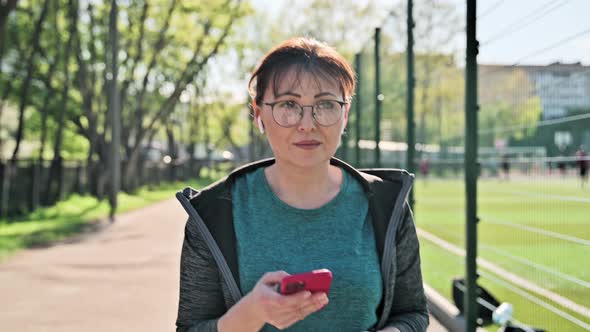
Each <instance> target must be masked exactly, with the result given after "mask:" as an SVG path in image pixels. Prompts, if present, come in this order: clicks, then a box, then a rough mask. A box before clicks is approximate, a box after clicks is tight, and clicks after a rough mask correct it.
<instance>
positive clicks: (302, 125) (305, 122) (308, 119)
mask: <svg viewBox="0 0 590 332" xmlns="http://www.w3.org/2000/svg"><path fill="white" fill-rule="evenodd" d="M301 109H302V110H303V117H302V118H301V121H299V125H298V127H297V129H299V130H300V131H310V130H314V129H316V124H315V121H314V119H313V106H302V107H301ZM306 109H309V112H307V111H306Z"/></svg>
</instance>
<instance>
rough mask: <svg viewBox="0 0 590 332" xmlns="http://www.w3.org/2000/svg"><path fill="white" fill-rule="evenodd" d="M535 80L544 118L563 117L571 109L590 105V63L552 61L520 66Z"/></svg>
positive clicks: (589, 107)
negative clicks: (589, 64)
mask: <svg viewBox="0 0 590 332" xmlns="http://www.w3.org/2000/svg"><path fill="white" fill-rule="evenodd" d="M520 68H522V69H524V70H525V71H526V72H527V73H528V74H529V77H530V78H531V80H532V81H533V82H534V83H535V91H536V94H537V95H538V96H539V97H540V98H541V105H542V107H543V119H553V118H560V117H564V116H567V115H568V110H571V109H590V66H584V65H582V64H581V63H579V62H578V63H572V64H566V63H559V62H556V63H552V64H550V65H547V66H520Z"/></svg>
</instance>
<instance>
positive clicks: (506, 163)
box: [501, 155, 510, 180]
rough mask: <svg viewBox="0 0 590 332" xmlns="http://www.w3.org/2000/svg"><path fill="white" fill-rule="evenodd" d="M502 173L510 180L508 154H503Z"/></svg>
mask: <svg viewBox="0 0 590 332" xmlns="http://www.w3.org/2000/svg"><path fill="white" fill-rule="evenodd" d="M501 166H502V174H503V176H504V179H506V180H508V178H509V177H510V161H509V160H508V156H507V155H503V156H502V165H501Z"/></svg>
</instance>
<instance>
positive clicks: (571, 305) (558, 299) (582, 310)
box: [417, 228, 590, 317]
mask: <svg viewBox="0 0 590 332" xmlns="http://www.w3.org/2000/svg"><path fill="white" fill-rule="evenodd" d="M417 232H418V235H420V236H422V237H424V238H425V239H427V240H429V241H430V242H433V243H434V244H436V245H438V246H440V247H441V248H443V249H445V250H447V251H450V252H452V253H453V254H455V255H458V256H461V257H465V250H463V249H461V248H459V247H457V246H455V245H453V244H451V243H449V242H447V241H445V240H443V239H441V238H439V237H437V236H435V235H434V234H430V233H428V232H427V231H425V230H423V229H420V228H417ZM477 264H479V265H480V266H482V267H484V268H486V269H488V270H490V271H492V272H494V273H495V274H497V275H499V276H501V277H502V278H504V279H506V280H508V281H510V282H512V283H513V284H518V285H520V286H521V287H523V288H526V289H528V290H530V291H532V292H535V293H537V294H539V295H542V296H545V297H546V298H548V299H551V300H552V301H554V302H555V303H559V304H560V305H561V306H563V307H564V308H568V309H570V310H572V311H575V312H576V313H578V314H580V315H583V316H585V317H590V309H589V308H587V307H585V306H583V305H581V304H578V303H576V302H574V301H572V300H570V299H567V298H565V297H563V296H561V295H559V294H557V293H554V292H552V291H550V290H547V289H545V288H542V287H541V286H538V285H536V284H535V283H532V282H530V281H529V280H526V279H524V278H522V277H519V276H517V275H516V274H514V273H511V272H508V271H507V270H505V269H503V268H501V267H500V266H498V265H496V264H494V263H491V262H488V261H486V260H485V259H483V258H478V259H477Z"/></svg>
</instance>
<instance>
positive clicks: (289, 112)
mask: <svg viewBox="0 0 590 332" xmlns="http://www.w3.org/2000/svg"><path fill="white" fill-rule="evenodd" d="M263 104H264V105H268V106H270V107H271V109H272V117H273V119H274V120H275V122H276V123H277V124H278V125H279V126H281V127H285V128H290V127H294V126H296V125H297V124H299V122H301V119H303V109H304V108H305V107H311V115H312V117H313V119H314V120H315V122H316V123H317V124H319V125H320V126H323V127H329V126H332V125H334V124H336V123H337V122H338V120H340V118H341V117H342V109H343V106H344V105H346V104H347V103H346V102H343V101H338V100H320V101H318V102H317V103H315V104H313V105H299V104H298V103H296V102H294V101H291V100H287V101H277V102H274V103H263Z"/></svg>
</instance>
